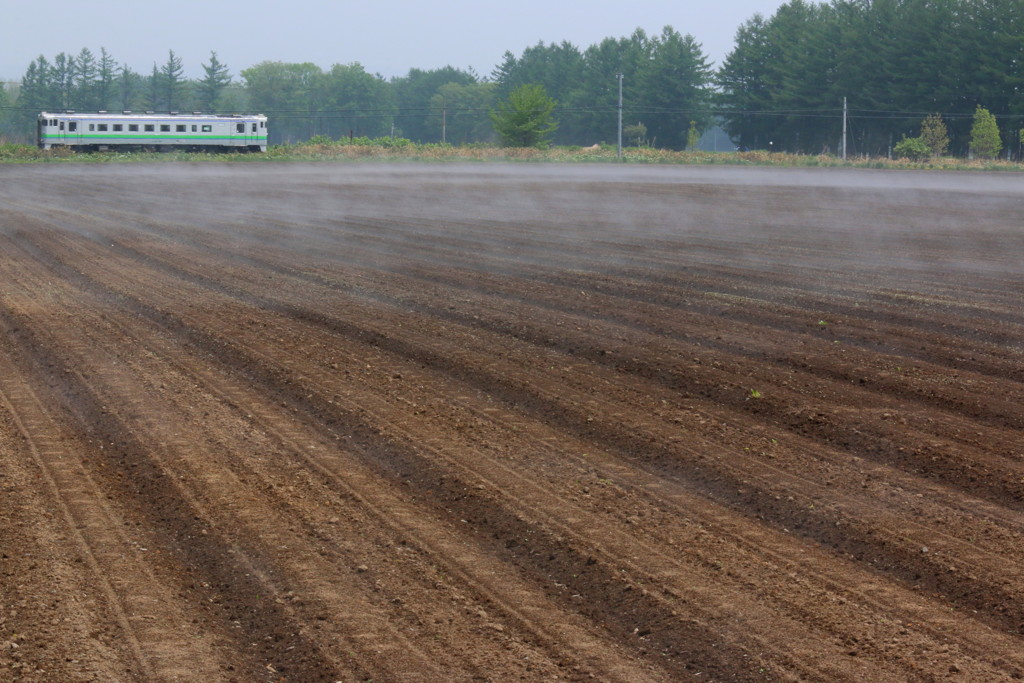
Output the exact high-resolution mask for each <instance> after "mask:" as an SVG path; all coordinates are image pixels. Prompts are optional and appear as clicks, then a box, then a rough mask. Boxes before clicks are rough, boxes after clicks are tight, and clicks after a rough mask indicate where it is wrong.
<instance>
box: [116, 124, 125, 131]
mask: <svg viewBox="0 0 1024 683" xmlns="http://www.w3.org/2000/svg"><path fill="white" fill-rule="evenodd" d="M122 130H124V126H123V125H121V124H120V123H115V124H114V131H115V132H120V131H122Z"/></svg>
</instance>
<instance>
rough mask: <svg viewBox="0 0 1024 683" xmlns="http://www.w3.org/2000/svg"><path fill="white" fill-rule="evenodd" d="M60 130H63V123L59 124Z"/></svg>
mask: <svg viewBox="0 0 1024 683" xmlns="http://www.w3.org/2000/svg"><path fill="white" fill-rule="evenodd" d="M60 129H61V130H64V122H63V121H61V122H60Z"/></svg>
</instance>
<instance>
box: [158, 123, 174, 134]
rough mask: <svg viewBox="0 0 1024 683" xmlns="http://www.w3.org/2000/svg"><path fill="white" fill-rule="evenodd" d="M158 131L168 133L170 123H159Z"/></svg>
mask: <svg viewBox="0 0 1024 683" xmlns="http://www.w3.org/2000/svg"><path fill="white" fill-rule="evenodd" d="M160 132H161V133H170V132H171V124H169V123H161V124H160Z"/></svg>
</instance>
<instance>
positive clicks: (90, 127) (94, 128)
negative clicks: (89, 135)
mask: <svg viewBox="0 0 1024 683" xmlns="http://www.w3.org/2000/svg"><path fill="white" fill-rule="evenodd" d="M89 130H90V131H93V130H96V124H95V123H90V124H89Z"/></svg>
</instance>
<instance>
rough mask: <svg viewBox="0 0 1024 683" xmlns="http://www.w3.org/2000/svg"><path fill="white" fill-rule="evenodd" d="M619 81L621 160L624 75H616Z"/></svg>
mask: <svg viewBox="0 0 1024 683" xmlns="http://www.w3.org/2000/svg"><path fill="white" fill-rule="evenodd" d="M616 76H617V77H618V79H619V147H618V149H619V159H621V158H622V74H616Z"/></svg>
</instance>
